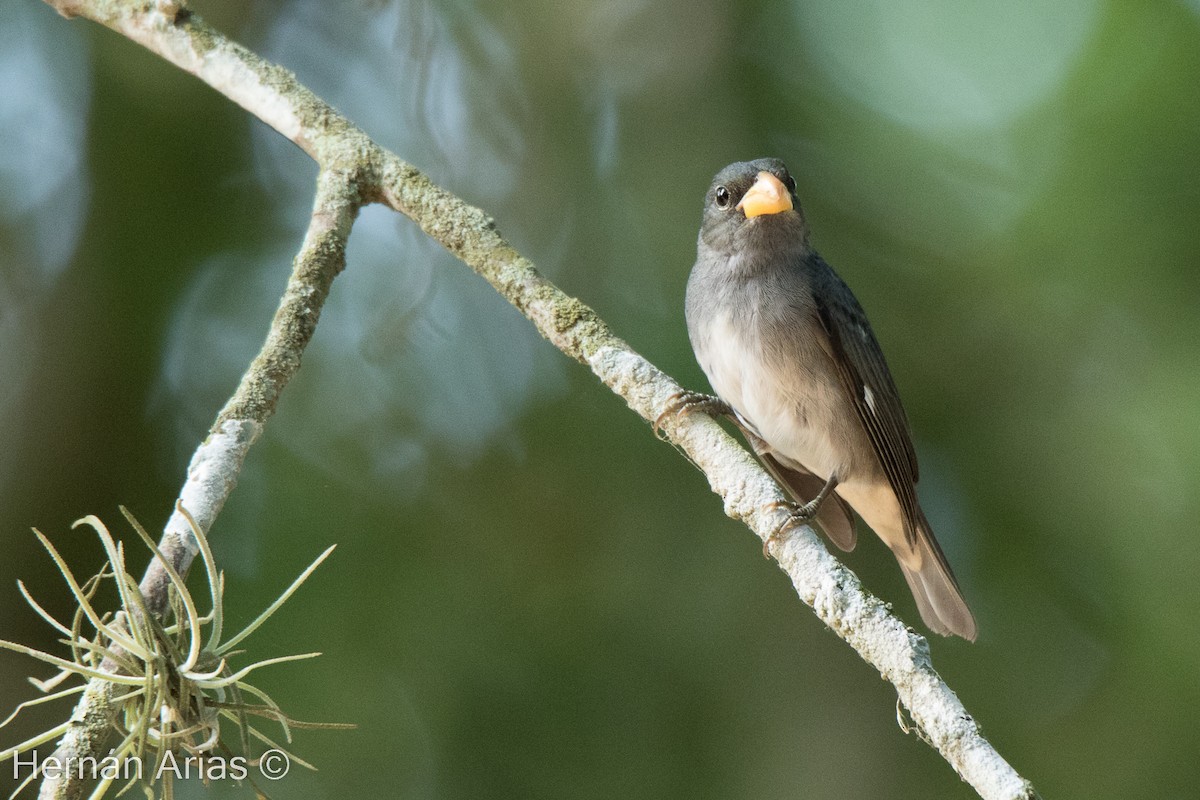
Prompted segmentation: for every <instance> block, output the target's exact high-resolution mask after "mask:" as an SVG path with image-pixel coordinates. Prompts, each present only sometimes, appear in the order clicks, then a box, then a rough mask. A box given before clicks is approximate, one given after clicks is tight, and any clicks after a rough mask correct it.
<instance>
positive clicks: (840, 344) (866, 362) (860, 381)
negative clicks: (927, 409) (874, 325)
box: [809, 252, 919, 545]
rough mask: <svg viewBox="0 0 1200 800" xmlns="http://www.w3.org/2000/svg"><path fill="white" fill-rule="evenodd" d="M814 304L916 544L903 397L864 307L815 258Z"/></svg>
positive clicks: (913, 460)
mask: <svg viewBox="0 0 1200 800" xmlns="http://www.w3.org/2000/svg"><path fill="white" fill-rule="evenodd" d="M809 258H811V259H814V262H815V263H813V264H812V265H811V266H813V267H814V269H813V300H814V302H815V304H816V308H817V314H818V316H819V317H820V320H821V325H822V326H823V327H824V329H825V333H826V335H827V336H828V337H829V346H830V356H831V357H832V359H833V362H834V364H835V365H836V366H837V370H838V374H839V375H840V376H841V379H842V382H843V385H844V386H845V387H846V390H847V391H848V392H849V393H850V396H851V397H853V398H854V408H855V410H856V411H858V416H859V419H861V420H862V423H863V427H864V428H866V431H867V435H868V437H869V438H870V440H871V445H872V446H873V447H874V449H875V454H876V455H877V456H878V457H879V463H880V464H881V465H882V466H883V471H884V474H885V475H886V476H887V479H888V483H889V484H891V487H892V491H893V492H895V494H896V499H897V500H898V501H899V503H900V508H901V511H902V512H903V515H904V534H905V538H906V539H907V540H908V542H909V544H910V545H914V544H915V543H916V541H917V536H918V532H917V530H918V518H919V517H918V514H919V511H918V508H917V493H916V482H917V456H916V453H915V452H914V451H913V445H912V436H911V434H910V433H909V428H908V418H907V417H906V416H905V414H904V408H903V406H901V405H900V394H899V393H898V392H897V391H896V384H895V382H894V381H893V380H892V375H891V373H890V372H889V371H888V368H887V362H885V361H884V359H883V350H881V349H880V347H879V342H877V341H876V340H875V334H874V333H872V332H871V326H870V323H868V322H867V317H866V314H865V313H864V312H863V310H862V306H860V305H859V304H858V301H857V300H856V299H855V298H854V295H853V293H851V291H850V288H849V287H848V286H846V284H845V282H843V281H842V279H841V278H839V277H838V276H837V273H835V272H834V271H833V269H832V268H831V267H830V266H829V265H828V264H826V263H825V261H824V260H823V259H822V258H821V257H820V256H819V255H817V254H816V253H815V252H814V253H812V254H811V255H810V256H809Z"/></svg>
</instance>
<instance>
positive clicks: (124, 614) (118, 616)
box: [0, 505, 353, 798]
mask: <svg viewBox="0 0 1200 800" xmlns="http://www.w3.org/2000/svg"><path fill="white" fill-rule="evenodd" d="M176 508H177V509H178V511H179V512H180V513H181V514H182V515H183V516H184V518H185V519H186V520H187V522H188V524H189V525H190V526H191V530H192V534H193V535H194V536H195V540H196V544H197V546H198V548H199V552H200V556H201V559H202V561H203V564H204V575H205V578H206V580H207V584H208V589H209V599H210V603H211V605H210V608H209V611H208V613H207V614H203V615H202V614H200V612H199V610H198V609H197V605H196V601H195V599H194V598H193V597H192V595H191V593H190V592H189V591H188V589H187V587H186V586H185V585H184V581H183V578H182V577H181V576H180V575H179V574H178V572H177V571H176V570H175V569H173V568H172V567H171V565H170V564H169V563H168V562H167V560H166V558H165V557H164V556H163V554H162V552H161V551H160V550H159V548H158V545H156V544H155V542H154V540H153V539H152V538H151V537H150V535H149V534H147V533H146V530H145V529H144V528H143V527H142V526H141V524H139V523H138V521H137V520H136V519H135V518H134V517H133V515H132V514H131V513H129V511H128V510H127V509H125V508H124V507H122V508H121V513H122V514H124V516H125V519H126V520H128V522H129V524H130V525H131V526H132V527H133V529H134V530H135V531H136V532H137V534H138V536H139V537H140V538H141V540H142V541H143V542H144V543H145V544H146V546H147V547H149V548H150V550H151V552H153V554H154V557H155V558H156V559H158V561H159V563H160V564H161V565H162V567H163V568H164V571H165V572H166V574H167V576H168V578H169V584H168V588H167V604H166V608H167V612H166V614H165V615H164V618H163V619H162V620H160V619H159V618H157V617H155V616H154V615H153V614H151V613H149V611H148V608H147V602H146V598H145V597H144V596H143V595H142V592H141V590H140V588H139V587H138V583H137V580H136V579H135V578H134V577H133V576H132V575H130V574H129V572H128V571H127V570H126V568H125V550H124V546H123V544H122V543H120V542H116V541H115V540H114V539H113V537H112V535H111V534H110V533H109V531H108V528H106V527H105V526H104V523H102V522H101V521H100V520H99V519H98V518H97V517H95V516H87V517H84V518H83V519H80V520H77V521H76V522H75V523H74V525H72V528H79V527H81V526H90V527H91V528H92V529H93V530H94V531H95V533H96V535H97V537H98V538H99V539H100V542H101V544H102V545H103V547H104V552H105V555H106V557H107V561H106V563H105V564H104V565H103V567H102V568H101V569H100V571H99V572H98V573H97V574H95V575H93V576H92V577H91V578H89V579H88V580H86V581H84V582H83V583H82V584H80V583H79V581H77V580H76V578H75V575H74V574H73V573H72V572H71V569H70V568H69V567H68V566H67V564H66V562H65V561H64V560H63V558H62V556H61V555H60V554H59V552H58V550H56V549H55V547H54V545H53V544H51V542H50V540H49V539H48V538H47V537H46V536H45V535H43V534H42V533H41V532H40V531H38V530H37V529H36V528H35V529H34V531H33V532H34V535H36V536H37V537H38V540H39V541H40V542H41V543H42V546H43V547H45V548H46V551H47V552H48V553H49V554H50V557H51V558H52V559H53V560H54V563H55V565H56V566H57V567H58V569H59V571H60V572H61V573H62V575H63V578H64V579H65V580H66V582H67V586H68V587H69V588H70V591H71V594H72V595H73V596H74V598H75V600H76V602H77V603H78V607H77V608H76V610H75V613H74V615H73V617H72V619H71V623H70V625H64V624H62V623H61V622H59V621H58V620H56V619H55V618H54V617H53V616H51V615H50V614H49V613H48V612H47V611H46V610H45V609H44V608H43V607H42V606H41V605H39V604H38V603H37V601H35V600H34V599H33V596H32V595H31V594H30V593H29V591H28V590H27V589H26V587H25V585H24V583H22V582H21V581H18V582H17V586H18V588H19V589H20V591H21V594H22V596H24V598H25V600H26V602H28V603H29V605H30V606H31V607H32V608H33V610H34V611H35V612H37V614H38V615H39V616H40V617H42V619H44V620H45V621H46V622H48V623H49V624H50V625H52V626H53V627H54V628H55V630H57V631H58V632H59V633H60V634H61V635H62V637H61V638H60V639H59V641H60V642H61V643H62V644H64V645H66V646H67V648H69V650H70V657H69V658H63V657H59V656H55V655H52V654H50V653H46V652H43V651H41V650H38V649H36V648H32V647H27V646H25V645H22V644H18V643H16V642H9V641H4V640H0V647H3V648H6V649H8V650H14V651H16V652H18V653H24V654H25V655H28V656H31V657H33V658H35V659H38V660H40V661H44V662H47V663H49V664H52V665H54V666H56V667H58V669H59V672H58V674H57V675H55V676H54V677H52V678H50V679H49V680H46V681H39V680H36V679H34V678H30V682H32V683H33V684H34V686H36V687H37V688H38V689H39V690H41V691H42V692H43V693H44V695H45V696H43V697H39V698H37V699H34V700H28V701H26V702H24V703H21V704H20V705H18V706H17V707H16V709H15V710H14V711H13V712H12V714H10V715H9V716H8V718H7V719H5V720H4V721H3V722H0V728H3V727H4V726H5V725H7V724H8V723H9V722H11V721H12V720H13V719H14V718H15V717H16V716H17V714H19V713H20V712H21V711H22V710H23V709H25V708H28V707H30V706H34V705H40V704H42V703H47V702H51V701H53V700H58V699H61V698H64V697H69V696H71V695H74V694H79V693H81V692H83V691H84V690H85V689H87V688H88V685H89V684H88V682H89V681H92V682H97V681H101V682H104V684H105V685H104V687H103V688H106V689H108V690H109V693H110V694H111V707H112V709H113V710H114V712H115V713H113V714H111V715H110V719H111V725H112V728H113V730H114V732H115V735H116V736H119V737H120V742H119V743H118V744H117V745H116V746H115V747H113V748H112V749H111V750H110V751H109V753H108V754H107V755H105V756H104V758H103V761H104V762H106V763H108V764H122V763H125V762H126V761H127V760H130V759H136V760H137V761H138V763H139V768H138V769H137V770H136V774H134V776H133V777H132V778H130V779H129V780H128V781H127V782H126V783H125V785H124V786H123V787H121V789H120V791H119V792H118V795H120V794H122V793H124V792H125V791H126V790H128V789H129V788H130V787H131V786H133V785H134V784H135V783H136V782H137V781H138V780H139V778H140V779H141V780H142V781H143V783H144V784H145V785H146V791H147V794H148V795H151V796H152V787H153V784H154V783H155V781H156V779H157V778H161V780H162V795H163V797H165V798H170V797H172V796H173V779H174V776H175V772H174V771H172V770H169V769H168V770H164V769H162V767H163V765H164V763H165V762H167V761H168V760H174V759H175V758H176V757H177V756H180V755H185V756H187V757H193V758H197V759H203V758H205V757H210V758H211V757H213V756H214V755H216V754H219V753H224V754H232V753H233V752H234V751H233V747H231V745H230V742H229V741H228V740H227V737H225V736H223V735H222V730H221V727H222V724H221V723H222V719H224V720H227V721H228V722H229V723H231V724H232V727H233V728H234V729H235V730H236V734H237V735H236V741H235V742H234V743H233V745H234V746H236V748H237V752H238V753H240V756H237V757H238V758H240V759H242V763H243V764H246V765H250V766H254V765H257V763H258V762H257V761H256V760H254V759H253V758H251V747H250V743H251V740H252V739H253V740H257V741H258V742H261V743H262V744H263V745H265V746H266V747H268V748H272V749H274V750H278V751H280V752H282V753H284V754H286V756H287V757H289V758H290V759H291V760H292V761H294V762H295V763H298V764H301V765H303V766H305V767H308V768H309V769H315V767H313V766H312V765H311V764H309V763H307V762H306V761H303V760H302V759H300V758H297V757H296V756H295V755H293V754H292V753H290V752H288V751H287V750H285V749H284V748H283V747H281V746H280V745H279V744H277V743H276V742H275V741H274V740H272V739H271V738H270V737H268V736H267V735H266V734H265V733H263V731H261V730H260V729H259V728H257V727H255V726H254V725H253V724H251V722H250V719H251V717H256V718H266V719H268V720H270V721H272V722H275V723H277V724H278V725H279V726H280V728H281V729H282V731H283V737H284V739H285V741H286V742H287V743H288V744H290V743H291V741H292V733H291V731H292V729H293V728H312V727H317V728H348V727H353V726H348V725H336V724H330V723H304V722H298V721H296V720H294V719H292V718H290V717H289V716H287V715H286V714H284V712H283V711H282V710H281V709H280V707H279V705H278V704H277V703H276V702H275V701H274V700H272V699H271V697H270V696H269V695H268V694H267V693H266V692H264V691H262V690H261V689H259V688H257V687H256V686H254V685H253V684H251V683H249V682H248V681H247V680H246V678H247V676H248V675H250V674H251V673H252V672H254V671H256V670H258V669H260V668H262V667H266V666H270V665H272V664H280V663H283V662H286V661H299V660H303V659H308V658H313V657H315V656H318V655H320V653H300V654H298V655H289V656H280V657H276V658H267V659H263V660H260V661H255V662H253V663H251V664H248V665H247V666H243V667H241V668H239V669H236V670H235V669H234V668H233V667H232V666H231V665H230V660H231V659H233V658H235V657H236V656H239V655H242V654H243V653H244V652H245V651H243V650H235V649H234V648H235V647H237V646H238V645H239V644H241V643H242V642H243V641H245V640H246V638H247V637H249V636H250V635H251V634H252V633H254V632H255V631H256V630H258V628H259V627H260V626H261V625H262V624H263V623H264V622H266V621H267V620H268V619H269V618H270V617H271V615H273V614H274V613H275V612H276V611H278V610H279V608H280V607H281V606H282V605H283V604H284V603H285V602H287V600H288V598H290V597H291V596H292V594H293V593H294V592H295V591H296V590H297V589H298V588H299V587H300V585H301V584H302V583H304V581H305V580H306V579H307V578H308V576H309V575H311V574H312V573H313V571H314V570H315V569H316V568H317V567H318V566H320V564H321V562H322V561H324V560H325V559H326V557H328V556H329V554H330V553H331V552H333V547H332V546H331V547H329V548H328V549H327V550H325V552H323V553H321V555H320V556H318V557H317V559H316V560H315V561H313V563H312V564H310V565H309V567H308V568H307V569H306V570H304V572H302V573H301V574H300V576H299V577H297V578H296V579H295V580H294V581H292V584H291V585H290V586H288V588H287V589H286V590H285V591H284V592H283V594H281V595H280V596H279V598H278V599H276V600H275V602H273V603H271V605H269V606H268V607H267V608H266V610H264V611H263V612H262V613H261V614H259V615H258V616H257V617H256V618H255V619H254V620H253V621H252V622H251V623H250V624H249V625H247V626H246V627H245V628H243V629H242V630H240V631H239V632H237V633H236V634H234V635H232V636H230V637H228V638H223V637H224V633H225V631H224V616H225V615H224V594H225V576H224V573H222V572H220V571H218V570H217V566H216V562H215V561H214V560H213V555H212V550H211V549H210V548H209V545H208V540H207V539H206V537H205V535H204V533H203V532H202V531H201V530H200V527H199V526H198V525H197V524H196V521H195V520H194V519H193V518H192V516H191V515H190V514H189V513H188V512H187V510H186V509H184V508H183V506H182V505H177V506H176ZM106 581H112V582H113V584H114V585H115V587H116V590H117V593H118V595H119V597H120V600H121V606H122V608H121V610H119V611H117V612H116V613H112V612H105V613H103V614H102V613H100V612H99V611H97V609H96V608H95V607H94V606H93V604H92V599H93V598H94V597H95V595H96V592H97V591H98V590H99V588H100V587H101V586H102V585H103V584H104V583H105V582H106ZM72 678H82V679H84V680H83V683H81V684H79V685H76V686H71V687H70V688H66V689H59V687H60V686H61V685H62V684H64V683H66V682H67V681H68V680H70V679H72ZM247 697H249V698H252V699H253V700H256V701H257V702H247ZM73 724H76V723H74V722H73V721H72V720H71V719H68V720H67V721H65V722H63V723H62V724H60V725H56V726H54V727H53V728H50V729H49V730H46V731H43V732H42V733H40V734H38V735H36V736H33V737H31V738H29V739H27V740H25V741H24V742H21V743H20V744H18V745H16V746H14V747H10V748H7V749H5V750H3V751H0V763H3V762H4V761H6V760H8V759H10V758H16V757H17V756H18V755H19V754H21V753H24V752H27V751H29V750H33V749H34V748H36V747H38V746H40V745H42V744H45V743H46V742H49V741H52V740H54V739H56V738H58V737H59V736H61V735H63V734H64V733H66V732H67V730H68V729H69V728H70V727H71V726H72V725H73ZM97 761H100V758H99V757H97ZM148 765H150V766H152V768H151V769H150V770H149V771H148V772H146V771H144V770H143V769H142V767H146V766H148ZM41 768H42V765H37V766H35V767H34V769H33V770H31V772H30V774H29V775H28V776H27V777H26V778H25V780H24V781H23V782H22V783H21V784H20V786H18V787H17V789H16V791H15V792H13V795H12V797H15V796H16V795H17V794H18V793H19V792H20V791H21V790H22V789H24V788H25V787H26V786H27V785H29V783H30V782H32V781H33V780H34V779H36V778H37V777H39V776H40V775H41ZM118 774H119V773H118V771H116V770H111V771H108V774H100V775H99V779H98V782H97V784H96V786H95V789H94V791H93V793H92V797H93V798H99V797H103V796H104V795H105V793H107V791H108V790H109V789H110V788H111V786H112V784H113V782H114V781H115V780H116V779H117V775H118ZM232 777H249V775H248V774H246V775H234V776H232ZM260 794H261V793H260Z"/></svg>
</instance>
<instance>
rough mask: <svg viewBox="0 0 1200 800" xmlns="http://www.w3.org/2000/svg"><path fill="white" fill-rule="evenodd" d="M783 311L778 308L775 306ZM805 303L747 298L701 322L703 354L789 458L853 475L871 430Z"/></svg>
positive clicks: (723, 392)
mask: <svg viewBox="0 0 1200 800" xmlns="http://www.w3.org/2000/svg"><path fill="white" fill-rule="evenodd" d="M776 311H778V309H776ZM804 313H805V309H803V308H796V309H792V313H790V314H784V315H782V316H781V315H780V314H778V313H776V314H771V313H768V312H765V311H764V309H762V308H755V307H753V306H752V305H746V304H743V305H742V306H739V307H735V308H732V309H730V308H726V309H717V310H716V311H715V313H713V314H712V315H711V317H710V319H709V320H708V322H707V324H705V325H701V326H698V327H699V329H700V330H699V331H697V332H698V333H701V334H702V335H701V337H699V338H701V339H702V341H697V342H694V343H693V344H694V346H695V350H696V356H697V360H698V361H699V362H700V366H701V368H702V369H703V370H704V372H705V374H706V375H707V376H708V380H709V383H711V384H712V387H713V390H714V391H716V393H717V395H718V396H720V397H721V398H722V399H723V400H725V401H726V402H727V403H729V404H730V405H731V406H733V408H734V409H735V410H736V411H737V412H738V415H739V416H740V417H741V418H742V419H743V421H745V422H746V423H748V424H749V425H750V426H751V427H752V428H753V429H754V430H755V431H756V432H757V434H758V435H759V437H761V438H762V439H763V440H764V441H765V442H766V443H767V444H768V445H770V447H771V449H772V451H773V452H774V453H775V454H776V455H777V456H780V457H781V458H782V460H783V461H784V462H785V463H787V462H792V463H793V464H794V465H796V466H802V467H804V468H805V469H807V470H809V471H810V472H812V473H813V474H815V475H818V476H820V477H822V478H825V477H828V476H829V475H832V474H837V475H840V476H845V475H848V474H849V473H850V472H851V471H853V470H854V466H855V464H854V462H856V461H858V460H859V458H858V456H859V455H860V454H861V453H860V451H862V449H863V444H864V443H863V441H860V440H863V439H865V432H864V431H863V429H862V424H861V422H860V421H859V420H858V419H857V417H856V416H855V412H854V410H853V403H852V402H850V401H849V399H848V398H846V397H844V394H845V390H844V389H843V387H842V386H841V383H840V379H839V377H838V376H837V374H836V372H835V371H834V367H833V364H832V362H831V360H830V359H829V356H828V354H827V352H826V351H825V349H824V348H823V347H822V346H821V344H820V342H819V341H818V340H817V338H816V337H818V336H823V335H824V332H823V331H822V330H821V328H820V325H819V323H818V322H817V321H816V320H815V319H812V320H809V319H807V318H806V317H805V316H804Z"/></svg>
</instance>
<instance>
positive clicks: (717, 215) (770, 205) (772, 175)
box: [700, 158, 808, 255]
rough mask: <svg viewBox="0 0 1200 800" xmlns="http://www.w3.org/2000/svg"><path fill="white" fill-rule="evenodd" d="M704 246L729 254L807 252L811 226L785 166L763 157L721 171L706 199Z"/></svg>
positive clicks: (702, 231) (776, 160)
mask: <svg viewBox="0 0 1200 800" xmlns="http://www.w3.org/2000/svg"><path fill="white" fill-rule="evenodd" d="M700 244H701V246H702V247H704V246H707V247H709V248H711V249H713V250H715V251H717V252H720V253H724V254H726V255H735V254H739V253H747V252H772V253H778V252H780V251H789V250H796V251H801V252H802V251H806V250H807V249H808V225H807V223H805V221H804V212H803V211H801V209H800V201H799V200H797V199H796V181H795V179H793V178H792V176H791V173H789V172H788V169H787V166H786V165H785V164H784V163H783V162H782V161H780V160H779V159H777V158H760V159H756V160H754V161H739V162H738V163H736V164H730V165H729V166H728V167H726V168H725V169H723V170H721V171H720V172H718V173H717V176H716V177H715V178H713V182H712V186H710V187H709V188H708V194H707V195H705V198H704V223H703V225H702V226H701V228H700Z"/></svg>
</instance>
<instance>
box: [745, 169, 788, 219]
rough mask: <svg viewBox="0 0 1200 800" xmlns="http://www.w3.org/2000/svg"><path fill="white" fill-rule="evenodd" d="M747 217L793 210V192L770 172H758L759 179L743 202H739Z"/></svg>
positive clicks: (748, 191)
mask: <svg viewBox="0 0 1200 800" xmlns="http://www.w3.org/2000/svg"><path fill="white" fill-rule="evenodd" d="M737 207H738V208H740V209H741V210H742V212H743V213H744V214H745V215H746V218H747V219H749V218H750V217H758V216H762V215H763V214H778V213H779V212H780V211H791V210H792V194H791V192H789V191H788V190H787V187H786V186H784V185H783V182H782V181H781V180H779V178H776V177H775V176H774V175H772V174H771V173H769V172H760V173H758V180H756V181H755V182H754V185H753V186H751V187H750V188H749V190H747V192H746V194H745V195H744V196H743V197H742V202H740V203H738V204H737Z"/></svg>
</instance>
